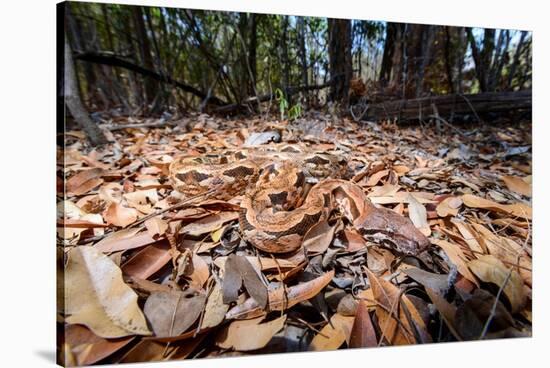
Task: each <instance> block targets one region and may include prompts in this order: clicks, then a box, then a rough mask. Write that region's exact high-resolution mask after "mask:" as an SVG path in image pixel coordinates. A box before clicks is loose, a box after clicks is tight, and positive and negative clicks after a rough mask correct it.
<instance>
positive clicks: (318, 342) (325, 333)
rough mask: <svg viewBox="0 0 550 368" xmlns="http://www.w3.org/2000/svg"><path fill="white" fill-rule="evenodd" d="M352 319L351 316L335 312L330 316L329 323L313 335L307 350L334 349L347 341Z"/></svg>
mask: <svg viewBox="0 0 550 368" xmlns="http://www.w3.org/2000/svg"><path fill="white" fill-rule="evenodd" d="M354 319H355V318H354V317H351V316H343V315H341V314H338V313H335V314H334V315H333V316H332V317H331V318H330V323H327V324H326V325H325V327H323V328H322V329H321V331H319V333H318V334H317V335H315V337H314V338H313V340H312V341H311V343H310V345H309V350H313V351H326V350H336V349H338V348H339V347H340V346H341V345H342V344H343V343H344V342H345V341H347V342H349V339H350V336H351V329H352V327H353V320H354Z"/></svg>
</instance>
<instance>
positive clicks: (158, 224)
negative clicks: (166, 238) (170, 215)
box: [145, 217, 168, 238]
mask: <svg viewBox="0 0 550 368" xmlns="http://www.w3.org/2000/svg"><path fill="white" fill-rule="evenodd" d="M145 227H146V228H147V232H148V233H149V235H150V236H151V237H152V238H153V237H155V236H156V235H164V233H165V232H166V230H167V229H168V223H167V222H166V221H164V220H163V219H161V218H159V217H152V218H150V219H148V220H146V221H145Z"/></svg>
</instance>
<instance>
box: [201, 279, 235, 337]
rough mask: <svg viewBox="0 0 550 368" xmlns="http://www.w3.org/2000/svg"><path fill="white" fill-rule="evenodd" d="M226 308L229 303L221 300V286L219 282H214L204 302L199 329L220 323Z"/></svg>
mask: <svg viewBox="0 0 550 368" xmlns="http://www.w3.org/2000/svg"><path fill="white" fill-rule="evenodd" d="M228 309H229V305H227V304H224V302H223V295H222V288H221V287H220V284H219V283H218V282H216V284H215V285H214V288H213V289H212V292H211V293H210V296H209V297H208V301H207V302H206V307H205V309H204V317H203V319H202V324H201V330H202V329H205V328H208V327H215V326H217V325H219V324H220V323H222V321H223V320H224V318H225V313H226V312H227V310H228Z"/></svg>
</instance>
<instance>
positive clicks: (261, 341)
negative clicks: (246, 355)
mask: <svg viewBox="0 0 550 368" xmlns="http://www.w3.org/2000/svg"><path fill="white" fill-rule="evenodd" d="M262 319H263V317H260V318H256V319H250V320H243V321H233V322H231V324H230V325H229V326H228V327H227V329H226V330H225V331H224V333H223V334H221V335H220V336H219V338H218V339H217V341H216V344H217V345H218V346H219V347H221V348H222V349H231V348H233V349H235V350H238V351H249V350H257V349H261V348H263V347H264V346H266V345H267V343H268V342H269V341H270V340H271V339H272V338H273V335H275V334H276V333H277V332H278V331H279V330H280V329H282V328H283V327H284V324H285V321H286V315H285V316H281V317H279V318H277V319H274V320H273V321H270V322H265V323H260V321H261V320H262Z"/></svg>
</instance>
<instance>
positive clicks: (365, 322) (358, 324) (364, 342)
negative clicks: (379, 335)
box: [349, 300, 378, 348]
mask: <svg viewBox="0 0 550 368" xmlns="http://www.w3.org/2000/svg"><path fill="white" fill-rule="evenodd" d="M376 346H378V340H377V339H376V330H375V329H374V326H373V324H372V320H371V318H370V315H369V304H368V303H367V302H366V301H364V300H360V301H359V304H358V305H357V312H356V315H355V320H354V321H353V327H352V329H351V336H350V341H349V347H350V348H366V347H368V348H373V347H376Z"/></svg>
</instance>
